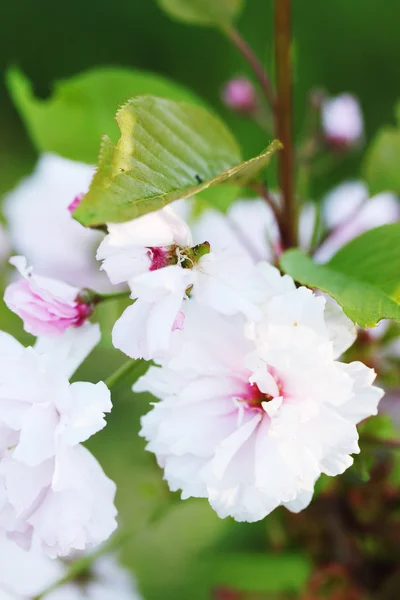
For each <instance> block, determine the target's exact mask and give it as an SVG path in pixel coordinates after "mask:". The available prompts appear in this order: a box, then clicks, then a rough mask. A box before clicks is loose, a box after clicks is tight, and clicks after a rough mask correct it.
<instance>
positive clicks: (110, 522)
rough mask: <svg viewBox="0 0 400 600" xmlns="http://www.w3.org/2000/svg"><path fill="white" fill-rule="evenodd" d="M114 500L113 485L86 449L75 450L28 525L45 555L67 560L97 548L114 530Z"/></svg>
mask: <svg viewBox="0 0 400 600" xmlns="http://www.w3.org/2000/svg"><path fill="white" fill-rule="evenodd" d="M68 463H70V464H68ZM71 473H75V476H74V478H73V479H72V480H71V479H70V476H71ZM114 496H115V484H114V483H113V482H112V481H111V480H110V479H108V477H106V475H105V474H104V472H103V470H102V468H101V466H100V465H99V463H98V462H97V461H96V459H95V458H94V457H93V456H92V455H91V454H90V452H89V451H88V450H86V448H84V447H83V446H76V447H74V448H73V449H70V450H69V452H68V455H67V456H66V457H65V462H64V464H63V466H62V467H61V469H60V472H59V475H58V477H57V485H55V482H53V486H52V489H49V490H48V491H47V494H46V496H45V497H44V498H43V500H42V502H41V503H40V505H39V507H38V508H37V509H36V510H35V512H34V513H33V514H32V515H31V516H30V517H29V519H28V522H29V524H31V525H32V527H33V528H34V530H35V534H36V535H37V537H38V538H39V540H40V542H41V546H42V548H43V550H44V552H45V553H46V554H48V555H49V556H51V557H56V556H67V555H68V554H70V552H71V551H72V550H84V549H86V548H90V547H93V546H95V545H98V544H100V543H101V542H103V541H105V540H106V539H107V538H108V537H109V536H110V535H111V533H112V532H113V531H114V530H115V528H116V526H117V523H116V520H115V517H116V514H117V511H116V509H115V506H114Z"/></svg>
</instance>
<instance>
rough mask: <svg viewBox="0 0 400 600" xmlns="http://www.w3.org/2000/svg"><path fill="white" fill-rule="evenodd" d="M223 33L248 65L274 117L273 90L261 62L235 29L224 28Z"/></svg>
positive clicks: (274, 100)
mask: <svg viewBox="0 0 400 600" xmlns="http://www.w3.org/2000/svg"><path fill="white" fill-rule="evenodd" d="M223 31H224V33H226V35H227V36H228V37H229V39H230V40H231V41H232V42H233V44H234V45H235V46H236V48H237V49H238V50H239V52H240V53H241V54H242V56H243V57H244V59H245V60H246V62H247V63H248V64H249V65H250V67H251V69H252V71H253V73H254V75H255V76H256V78H257V81H258V83H259V84H260V87H261V89H262V91H263V93H264V96H265V97H266V99H267V101H268V103H269V105H270V107H271V110H272V113H273V114H274V115H275V110H276V97H275V92H274V90H273V87H272V84H271V81H270V79H269V77H268V74H267V72H266V71H265V69H264V67H263V66H262V64H261V62H260V61H259V60H258V58H257V56H256V55H255V54H254V52H253V50H252V49H251V48H250V46H249V44H248V43H247V42H246V40H245V39H243V38H242V36H241V35H240V33H239V32H238V31H237V30H236V29H234V28H233V27H224V28H223Z"/></svg>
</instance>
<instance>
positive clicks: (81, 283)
mask: <svg viewBox="0 0 400 600" xmlns="http://www.w3.org/2000/svg"><path fill="white" fill-rule="evenodd" d="M93 172H94V168H93V167H91V166H89V165H85V164H82V163H78V162H74V161H70V160H66V159H64V158H61V157H59V156H56V155H53V154H43V155H42V156H41V157H40V159H39V162H38V164H37V166H36V169H35V171H34V172H33V173H32V174H31V175H29V176H28V177H26V178H25V179H24V180H23V181H22V182H21V183H20V184H19V185H18V186H17V187H16V188H15V189H14V190H13V191H12V192H10V193H9V194H8V195H7V196H6V197H5V200H4V213H5V216H6V219H7V223H8V229H9V234H10V243H11V245H12V247H13V249H14V251H16V252H17V253H18V254H22V255H24V256H26V258H27V260H28V262H29V264H32V265H34V267H35V270H36V272H37V273H38V274H39V275H43V276H46V277H53V278H54V279H59V280H61V281H66V282H68V283H69V284H71V285H75V286H77V287H87V288H92V289H95V290H97V291H100V292H105V291H108V290H109V289H110V284H109V282H108V280H107V278H106V277H105V276H104V274H103V273H101V272H100V271H99V268H98V264H97V263H96V260H95V253H96V247H97V246H98V245H99V243H100V241H101V239H102V237H103V234H101V233H100V232H97V231H93V230H91V229H87V228H85V227H82V225H80V224H79V223H78V222H77V221H75V220H74V219H73V218H72V216H71V213H70V212H69V210H68V206H69V205H70V204H71V202H73V200H74V198H76V197H77V196H79V194H82V193H85V192H86V191H87V189H88V187H89V184H90V181H91V178H92V176H93Z"/></svg>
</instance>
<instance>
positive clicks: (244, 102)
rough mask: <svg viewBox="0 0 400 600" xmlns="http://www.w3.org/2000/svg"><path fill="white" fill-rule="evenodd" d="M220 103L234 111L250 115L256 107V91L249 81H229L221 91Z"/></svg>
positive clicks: (238, 79) (242, 79)
mask: <svg viewBox="0 0 400 600" xmlns="http://www.w3.org/2000/svg"><path fill="white" fill-rule="evenodd" d="M222 101H223V102H224V103H225V104H226V106H229V108H231V109H232V110H234V111H237V112H241V113H251V112H253V110H254V109H255V108H256V106H257V94H256V90H255V88H254V86H253V84H252V82H251V81H250V80H249V79H246V78H245V77H236V78H235V79H231V80H230V81H228V83H227V84H226V85H225V87H224V89H223V90H222Z"/></svg>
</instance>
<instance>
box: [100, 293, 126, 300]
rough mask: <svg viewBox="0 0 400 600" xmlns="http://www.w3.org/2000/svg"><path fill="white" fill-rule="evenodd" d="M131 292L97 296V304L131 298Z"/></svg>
mask: <svg viewBox="0 0 400 600" xmlns="http://www.w3.org/2000/svg"><path fill="white" fill-rule="evenodd" d="M129 296H130V292H115V293H114V294H96V302H107V301H108V300H118V299H119V298H129Z"/></svg>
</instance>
